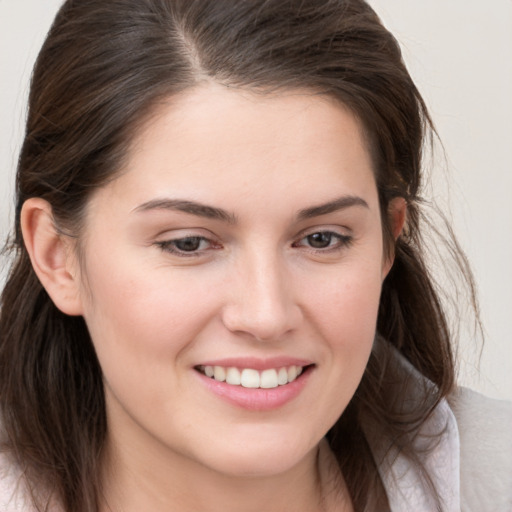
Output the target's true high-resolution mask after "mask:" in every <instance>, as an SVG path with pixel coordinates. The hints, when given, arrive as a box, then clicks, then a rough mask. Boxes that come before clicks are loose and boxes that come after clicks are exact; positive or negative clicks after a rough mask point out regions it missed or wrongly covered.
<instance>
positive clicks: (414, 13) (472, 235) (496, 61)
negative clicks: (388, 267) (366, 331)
mask: <svg viewBox="0 0 512 512" xmlns="http://www.w3.org/2000/svg"><path fill="white" fill-rule="evenodd" d="M60 3H61V2H60V0H0V112H1V116H0V237H1V239H2V240H3V239H4V238H5V237H6V235H7V232H8V230H9V226H10V222H11V219H12V211H13V201H12V197H13V186H14V169H15V165H16V158H17V152H18V150H19V146H20V143H21V138H22V134H23V121H24V117H25V102H26V96H27V93H28V82H29V77H30V72H31V67H32V65H33V62H34V60H35V57H36V54H37V51H38V49H39V47H40V45H41V43H42V41H43V38H44V35H45V33H46V31H47V30H48V28H49V25H50V23H51V21H52V19H53V16H54V15H55V12H56V10H57V8H58V6H59V5H60ZM370 3H371V5H373V6H374V8H375V9H376V10H377V12H378V13H379V15H380V16H381V18H382V19H383V21H384V23H385V24H386V25H387V26H388V28H389V29H390V30H391V31H392V32H393V33H394V34H395V36H396V37H397V39H398V40H399V41H400V43H401V45H402V48H403V51H404V58H405V60H406V62H407V64H408V66H409V69H410V71H411V73H412V75H413V77H414V78H415V80H416V82H417V84H418V87H419V89H420V91H421V92H422V94H423V96H424V98H425V100H426V102H427V104H428V106H429V108H430V111H431V114H432V116H433V118H434V122H435V124H436V127H437V130H438V132H439V134H440V137H441V139H442V141H443V145H444V148H445V150H446V156H447V158H446V161H445V160H444V159H440V160H436V165H438V166H439V167H440V169H441V168H442V169H441V170H437V169H435V170H434V185H433V190H434V196H435V198H436V199H437V200H438V202H439V203H440V204H441V205H445V206H447V207H449V208H450V209H451V218H452V220H453V225H454V228H455V231H456V233H457V234H458V236H459V239H460V242H461V244H462V246H463V248H464V249H465V251H466V253H467V255H468V257H469V259H470V261H471V263H472V266H473V270H474V273H475V276H476V280H477V283H478V287H479V296H480V302H481V310H482V319H483V322H484V327H485V331H486V341H485V345H484V348H483V352H482V356H481V362H480V370H481V371H480V373H478V371H477V370H476V366H477V364H478V359H479V358H478V346H477V345H476V344H475V340H474V339H473V338H472V336H471V329H467V332H466V331H464V330H463V340H464V342H463V346H462V352H461V356H462V357H461V359H462V363H461V381H462V382H463V383H466V384H469V385H471V386H472V387H474V388H476V389H478V390H480V391H483V392H485V393H486V394H488V395H491V396H495V397H498V398H508V399H512V335H511V331H512V64H511V63H512V2H511V1H510V0H492V1H491V2H482V1H477V0H448V1H447V0H429V1H428V2H427V1H425V0H421V1H420V0H371V1H370ZM446 167H447V168H448V173H449V174H448V175H446V174H445V168H446Z"/></svg>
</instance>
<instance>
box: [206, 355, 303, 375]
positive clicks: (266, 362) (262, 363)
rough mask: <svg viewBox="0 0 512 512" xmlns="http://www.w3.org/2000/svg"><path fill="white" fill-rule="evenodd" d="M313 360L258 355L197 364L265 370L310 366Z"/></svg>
mask: <svg viewBox="0 0 512 512" xmlns="http://www.w3.org/2000/svg"><path fill="white" fill-rule="evenodd" d="M311 364H313V362H312V361H307V360H306V359H296V358H293V357H273V358H270V359H260V358H257V357H232V358H225V359H216V360H211V361H202V362H201V363H199V364H198V365H197V366H222V367H224V368H230V367H234V368H252V369H253V370H258V371H260V372H261V371H263V370H269V369H271V368H276V369H279V368H283V367H285V366H286V367H288V366H309V365H311Z"/></svg>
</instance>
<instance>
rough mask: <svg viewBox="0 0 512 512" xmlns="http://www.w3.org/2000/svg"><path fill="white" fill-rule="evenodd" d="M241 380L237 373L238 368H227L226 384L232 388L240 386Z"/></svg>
mask: <svg viewBox="0 0 512 512" xmlns="http://www.w3.org/2000/svg"><path fill="white" fill-rule="evenodd" d="M241 378H242V376H241V375H240V372H239V371H238V368H228V371H227V372H226V382H227V383H228V384H231V385H232V386H240V384H241V382H242V381H241Z"/></svg>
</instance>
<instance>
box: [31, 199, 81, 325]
mask: <svg viewBox="0 0 512 512" xmlns="http://www.w3.org/2000/svg"><path fill="white" fill-rule="evenodd" d="M21 230H22V233H23V241H24V243H25V247H26V248H27V251H28V254H29V256H30V261H31V262H32V267H33V268H34V271H35V273H36V275H37V277H38V278H39V281H41V284H42V285H43V287H44V288H45V290H46V291H47V292H48V295H49V296H50V297H51V299H52V301H53V302H54V304H55V305H56V306H57V307H58V308H59V309H60V310H61V311H62V312H63V313H66V314H67V315H81V314H82V304H81V300H80V280H79V272H78V265H77V261H76V256H75V252H74V244H73V240H72V239H71V238H70V237H68V236H66V235H64V234H62V233H60V232H59V231H58V230H57V228H56V226H55V222H54V218H53V213H52V207H51V206H50V204H49V203H48V202H47V201H45V200H43V199H40V198H31V199H28V200H27V201H25V203H24V204H23V207H22V209H21Z"/></svg>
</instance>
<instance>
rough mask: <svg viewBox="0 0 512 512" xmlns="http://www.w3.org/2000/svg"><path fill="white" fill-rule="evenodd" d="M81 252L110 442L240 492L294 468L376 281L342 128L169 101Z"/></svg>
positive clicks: (373, 304) (296, 112) (352, 379)
mask: <svg viewBox="0 0 512 512" xmlns="http://www.w3.org/2000/svg"><path fill="white" fill-rule="evenodd" d="M83 245H84V259H83V263H82V267H81V270H82V273H83V274H82V277H83V279H82V283H83V285H82V290H81V297H82V299H81V300H82V307H83V315H84V317H85V320H86V322H87V325H88V328H89V330H90V334H91V337H92V340H93V343H94V346H95V348H96V351H97V354H98V358H99V361H100V364H101V367H102V370H103V374H104V382H105V392H106V401H107V415H108V421H109V433H110V438H109V439H110V441H111V442H113V443H114V444H116V443H117V444H119V446H123V447H124V448H123V449H126V450H132V451H133V453H134V454H138V455H137V456H138V457H141V458H145V457H146V458H148V457H149V458H151V457H161V456H162V457H165V458H167V459H168V460H180V461H181V462H182V463H183V464H189V465H192V466H194V465H195V464H196V465H197V464H198V465H200V466H202V467H203V468H204V467H206V468H209V469H211V470H214V471H216V472H220V473H223V474H230V475H247V476H258V475H260V476H261V475H272V474H277V473H279V472H283V471H286V470H287V469H290V468H293V467H295V466H297V465H298V464H299V463H300V462H301V461H302V460H304V459H305V457H306V456H307V455H308V454H311V453H312V451H313V449H314V448H315V446H316V445H317V443H318V442H319V440H320V439H321V438H322V437H323V436H324V435H325V434H326V432H327V431H328V429H329V428H330V427H331V426H332V425H333V424H334V422H335V421H336V420H337V418H338V417H339V416H340V415H341V413H342V412H343V410H344V409H345V407H346V405H347V403H348V402H349V400H350V399H351V397H352V395H353V394H354V392H355V390H356V387H357V385H358V383H359V381H360V379H361V377H362V374H363V371H364V369H365V366H366V363H367V360H368V357H369V353H370V350H371V347H372V342H373V339H374V333H375V325H376V317H377V308H378V304H379V295H380V291H381V284H382V280H383V279H384V277H385V274H386V273H387V271H388V269H389V266H390V262H389V261H387V260H386V258H384V256H383V240H382V229H381V218H380V212H379V202H378V196H377V189H376V185H375V180H374V176H373V173H372V165H371V161H370V156H369V153H368V150H367V147H366V144H365V141H364V140H363V137H362V134H361V130H360V126H359V124H358V122H357V121H356V119H355V118H354V117H353V115H351V114H350V113H349V112H348V111H347V110H346V109H344V108H342V107H341V106H339V105H338V104H336V103H334V102H333V101H331V100H329V99H326V98H324V97H321V96H318V95H310V94H306V93H301V92H296V93H292V92H290V93H282V94H279V95H272V96H263V95H255V94H251V93H243V92H240V91H233V90H229V89H227V88H223V87H221V86H203V87H199V88H197V89H195V90H193V91H192V92H188V93H187V94H186V95H183V96H181V97H175V98H172V99H171V100H170V101H169V102H168V103H167V104H162V105H161V106H160V107H159V110H158V111H157V115H156V116H155V117H153V118H152V120H151V121H150V122H148V123H147V124H146V125H145V127H144V128H143V129H142V130H141V131H140V132H139V134H138V136H137V137H136V139H135V141H134V144H133V146H132V150H131V152H130V154H129V155H128V158H127V164H126V166H125V169H124V172H123V173H122V174H121V175H120V177H119V178H118V179H116V180H115V181H113V182H111V183H109V184H108V185H107V186H105V187H103V188H102V189H100V190H99V191H97V192H96V193H95V194H94V196H93V198H92V199H91V201H90V204H89V207H88V211H87V215H86V227H85V236H84V242H83ZM297 370H298V372H297ZM212 373H214V377H211V376H210V375H211V374H212ZM295 373H300V375H299V376H298V377H297V378H295V379H294V377H295V375H294V374H295ZM226 375H227V377H226ZM226 378H227V379H228V382H226V381H225V379H226ZM240 381H241V384H240Z"/></svg>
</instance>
